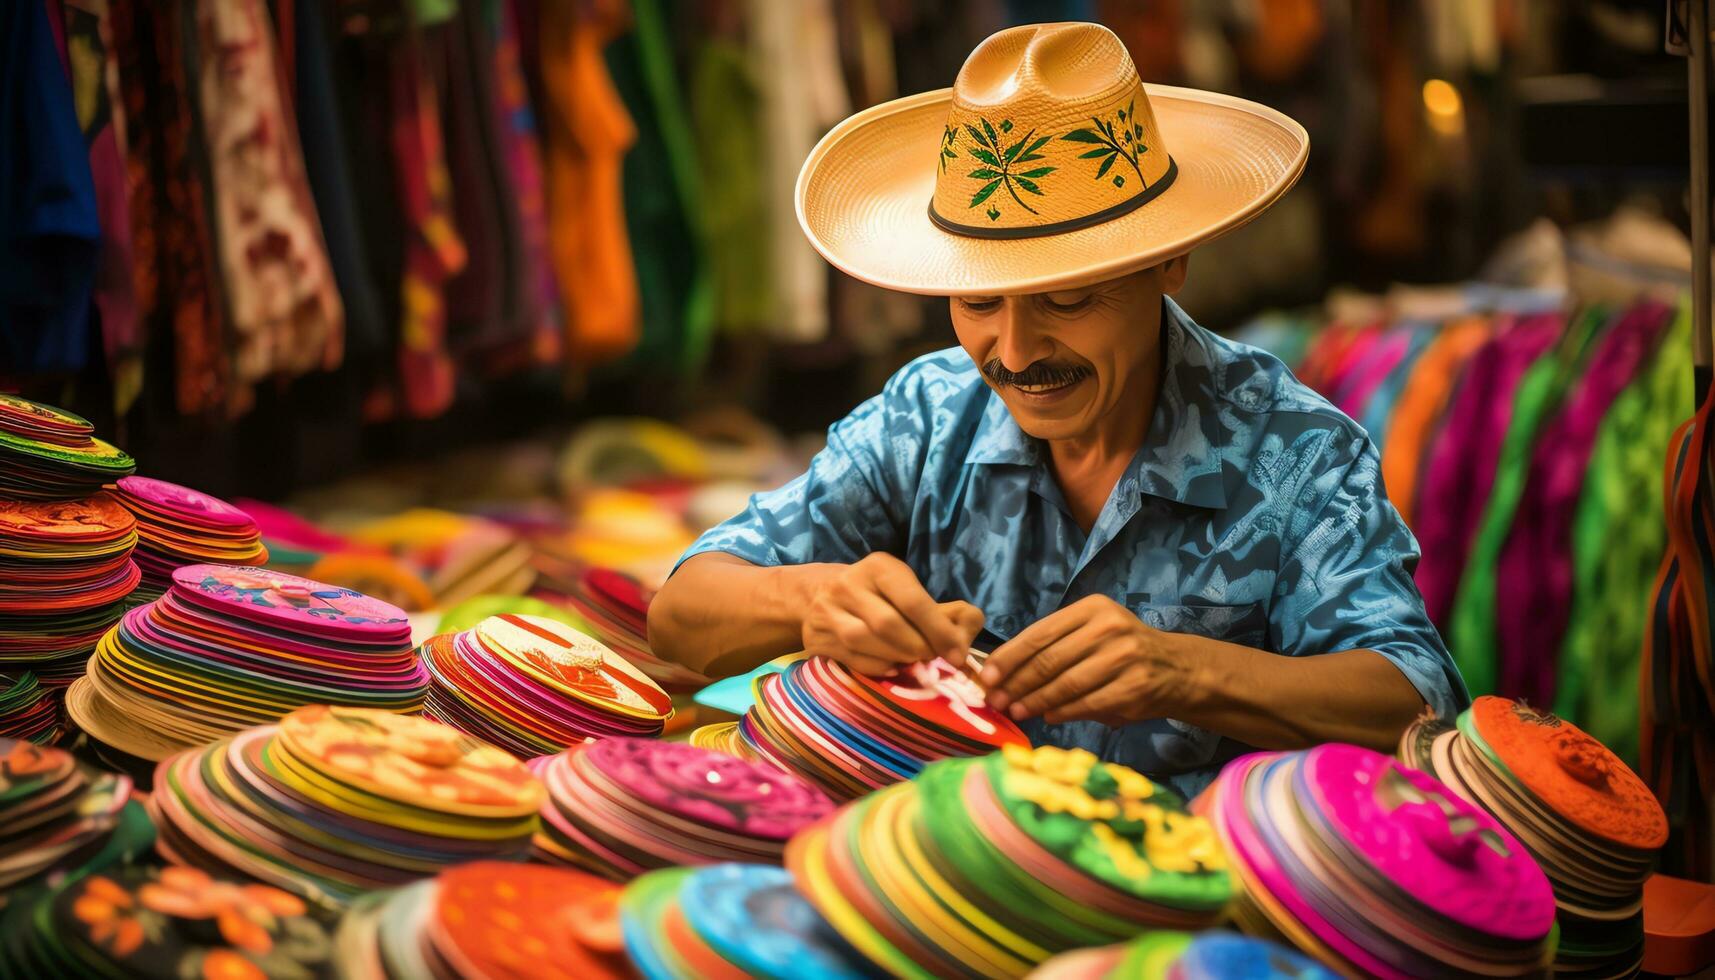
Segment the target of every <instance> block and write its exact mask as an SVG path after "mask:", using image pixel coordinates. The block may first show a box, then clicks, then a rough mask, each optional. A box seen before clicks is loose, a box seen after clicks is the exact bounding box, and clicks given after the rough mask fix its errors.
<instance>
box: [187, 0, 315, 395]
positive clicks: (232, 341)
mask: <svg viewBox="0 0 1715 980" xmlns="http://www.w3.org/2000/svg"><path fill="white" fill-rule="evenodd" d="M195 7H196V28H197V33H196V49H195V55H196V58H197V66H196V94H197V98H198V100H199V101H198V103H197V105H196V108H197V109H198V110H199V111H200V113H201V115H200V116H199V119H200V122H201V125H202V136H203V148H204V150H205V152H206V154H207V165H208V174H209V180H208V182H207V186H208V187H209V188H210V189H211V192H212V194H213V202H212V205H213V206H212V209H211V210H212V214H213V221H214V231H215V234H214V240H215V242H216V243H217V245H218V250H217V255H218V256H219V259H220V270H221V274H222V277H223V279H224V281H225V283H226V284H227V286H228V289H227V291H226V304H227V310H228V312H229V313H230V314H231V319H230V320H229V321H228V326H229V327H230V330H229V332H228V333H227V336H226V339H227V348H228V350H229V352H230V356H231V359H232V364H233V374H234V378H235V380H236V381H238V382H239V383H240V384H241V385H244V386H246V388H248V386H249V385H251V384H254V383H255V382H258V381H261V380H263V379H264V378H267V377H270V376H273V375H286V376H292V375H297V374H302V373H304V372H307V371H315V370H328V369H331V368H333V367H334V366H336V365H338V364H339V363H340V359H341V355H342V353H343V350H344V348H343V344H344V342H345V333H344V330H345V312H344V309H343V307H341V305H340V299H339V291H338V288H337V287H336V285H335V283H334V279H333V269H332V267H331V266H330V265H329V264H328V257H327V246H326V245H325V244H324V243H323V241H322V228H321V222H320V220H319V219H318V218H317V216H316V206H315V199H314V197H313V196H312V195H311V193H310V188H309V184H308V182H307V181H306V179H305V177H304V158H303V153H302V151H301V150H300V148H299V146H298V131H297V125H296V123H295V122H294V120H293V119H292V117H291V115H290V112H289V110H290V106H291V99H290V97H289V95H288V93H287V91H286V89H285V88H284V81H283V79H282V76H281V74H280V71H279V68H278V64H277V54H276V50H275V42H274V29H273V26H272V24H271V22H270V21H269V19H268V12H267V10H266V9H265V8H264V6H263V4H262V3H261V0H237V2H221V3H216V2H213V0H196V3H195ZM243 397H246V398H247V397H248V391H247V390H246V391H245V392H244V394H243Z"/></svg>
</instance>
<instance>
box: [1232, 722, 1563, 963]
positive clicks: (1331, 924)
mask: <svg viewBox="0 0 1715 980" xmlns="http://www.w3.org/2000/svg"><path fill="white" fill-rule="evenodd" d="M1199 806H1200V807H1204V808H1206V809H1207V810H1208V811H1209V813H1210V817H1211V819H1212V820H1213V821H1214V823H1215V826H1216V828H1217V829H1218V830H1219V831H1220V834H1221V839H1222V840H1223V841H1224V842H1225V843H1226V845H1227V853H1228V856H1229V857H1230V859H1231V861H1232V866H1233V871H1234V874H1235V875H1236V876H1237V877H1238V879H1239V880H1240V882H1241V884H1242V888H1241V890H1240V900H1239V902H1238V903H1237V904H1236V905H1235V907H1234V913H1233V914H1234V918H1235V920H1236V921H1237V922H1238V924H1239V925H1240V927H1241V928H1243V929H1244V930H1245V931H1246V932H1250V933H1253V934H1255V935H1260V936H1265V937H1267V938H1271V939H1285V940H1286V941H1287V942H1290V943H1292V944H1293V945H1295V946H1297V947H1298V948H1299V949H1301V950H1303V951H1304V952H1306V953H1308V954H1310V955H1311V956H1312V957H1314V958H1316V959H1318V960H1320V961H1321V962H1323V963H1324V964H1326V965H1328V966H1329V967H1330V968H1332V969H1333V970H1334V971H1335V972H1337V973H1342V974H1346V975H1351V976H1362V975H1371V976H1378V977H1384V978H1392V977H1398V978H1404V977H1424V976H1441V975H1447V974H1452V973H1478V974H1483V975H1486V976H1497V977H1499V976H1539V975H1542V974H1544V973H1545V971H1546V970H1547V969H1548V968H1549V967H1550V965H1551V963H1552V961H1553V957H1554V895H1553V893H1552V892H1551V891H1550V890H1549V886H1548V879H1547V878H1546V877H1544V876H1543V873H1542V869H1541V868H1539V867H1537V864H1536V862H1535V861H1534V860H1532V859H1531V856H1530V853H1529V852H1527V851H1526V850H1525V849H1524V846H1523V845H1521V844H1520V843H1519V842H1518V840H1517V839H1516V838H1514V837H1513V835H1512V834H1510V833H1509V832H1507V830H1506V828H1504V827H1502V826H1501V825H1500V824H1499V823H1497V822H1496V821H1495V819H1494V818H1493V817H1491V816H1489V815H1488V814H1487V813H1485V812H1483V811H1482V810H1481V809H1479V808H1477V807H1475V806H1472V805H1471V804H1470V803H1467V802H1466V801H1465V800H1463V799H1461V798H1460V797H1459V796H1458V795H1457V794H1455V793H1454V792H1453V791H1452V790H1449V789H1448V788H1447V787H1446V786H1444V785H1442V784H1441V783H1440V782H1438V781H1437V780H1435V779H1434V778H1433V777H1431V776H1428V775H1425V774H1424V773H1421V772H1418V771H1416V770H1414V769H1407V768H1405V767H1404V766H1401V765H1400V764H1399V763H1398V762H1396V761H1394V760H1393V759H1392V758H1390V757H1388V756H1385V755H1382V754H1380V753H1379V752H1372V751H1370V750H1368V749H1361V748H1358V747H1356V746H1352V745H1339V744H1333V745H1322V746H1318V747H1316V748H1314V749H1309V750H1307V751H1304V752H1288V753H1259V754H1256V755H1248V756H1244V757H1242V758H1240V759H1237V760H1234V761H1233V762H1231V763H1228V765H1227V767H1226V768H1225V769H1224V770H1222V772H1221V775H1220V777H1219V778H1218V779H1217V780H1216V781H1215V783H1214V785H1213V786H1212V787H1211V788H1210V790H1209V792H1208V793H1206V794H1205V795H1204V797H1201V798H1199Z"/></svg>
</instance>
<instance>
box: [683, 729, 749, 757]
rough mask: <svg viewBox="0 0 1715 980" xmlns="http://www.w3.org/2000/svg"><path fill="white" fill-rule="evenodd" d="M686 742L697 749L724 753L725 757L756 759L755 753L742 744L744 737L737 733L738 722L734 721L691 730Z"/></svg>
mask: <svg viewBox="0 0 1715 980" xmlns="http://www.w3.org/2000/svg"><path fill="white" fill-rule="evenodd" d="M686 741H687V742H689V743H691V744H692V745H695V746H696V747H697V748H699V749H708V750H710V751H712V752H725V753H726V754H727V755H731V756H737V757H738V758H740V759H751V760H755V759H756V758H757V755H756V753H755V752H752V751H751V750H750V746H748V745H746V744H744V736H742V735H740V734H739V733H738V722H736V721H719V722H715V723H714V724H712V725H704V726H702V727H701V728H695V729H692V731H691V734H690V735H689V736H688V737H687V738H686Z"/></svg>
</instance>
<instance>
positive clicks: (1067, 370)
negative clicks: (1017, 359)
mask: <svg viewBox="0 0 1715 980" xmlns="http://www.w3.org/2000/svg"><path fill="white" fill-rule="evenodd" d="M982 372H983V377H985V378H987V379H989V381H990V382H991V383H992V384H994V385H995V386H996V387H1007V386H1017V385H1052V386H1059V385H1069V384H1071V383H1073V382H1074V381H1082V380H1084V379H1085V378H1087V377H1089V376H1090V373H1091V372H1090V369H1089V368H1087V367H1085V366H1084V365H1082V364H1056V363H1054V362H1052V361H1036V362H1035V363H1033V364H1031V365H1030V366H1028V367H1026V368H1025V369H1024V370H1022V371H1008V370H1007V369H1006V366H1005V365H1003V364H1001V363H1000V358H998V357H997V358H993V359H991V360H989V361H988V362H987V363H985V364H984V365H983V367H982Z"/></svg>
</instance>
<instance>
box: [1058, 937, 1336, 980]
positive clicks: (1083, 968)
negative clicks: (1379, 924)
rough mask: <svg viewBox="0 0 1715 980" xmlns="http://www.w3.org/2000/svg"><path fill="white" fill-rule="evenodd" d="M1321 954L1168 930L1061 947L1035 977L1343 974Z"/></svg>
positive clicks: (1234, 979)
mask: <svg viewBox="0 0 1715 980" xmlns="http://www.w3.org/2000/svg"><path fill="white" fill-rule="evenodd" d="M1337 977H1338V974H1335V973H1333V972H1331V971H1329V970H1328V969H1327V968H1325V967H1324V966H1322V964H1320V963H1317V962H1316V961H1315V960H1311V959H1308V958H1306V957H1304V956H1301V955H1299V954H1298V953H1296V952H1294V951H1293V950H1290V949H1287V948H1286V947H1285V946H1282V945H1280V944H1279V943H1274V942H1269V941H1268V940H1266V939H1257V938H1256V937H1254V936H1241V935H1238V934H1237V933H1232V932H1223V931H1216V930H1210V931H1208V932H1202V933H1197V934H1196V935H1192V934H1191V933H1188V932H1172V931H1169V930H1163V931H1161V932H1152V933H1149V934H1148V935H1146V936H1143V937H1142V938H1140V939H1136V940H1133V941H1132V942H1129V943H1126V944H1124V945H1121V946H1103V947H1101V948H1100V949H1080V950H1076V951H1074V952H1071V953H1061V954H1060V955H1059V956H1056V957H1054V958H1053V959H1051V960H1049V961H1048V962H1046V963H1044V964H1042V966H1041V967H1039V968H1038V969H1037V970H1036V971H1035V972H1033V973H1031V974H1030V980H1253V978H1254V980H1264V978H1280V980H1337Z"/></svg>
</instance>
